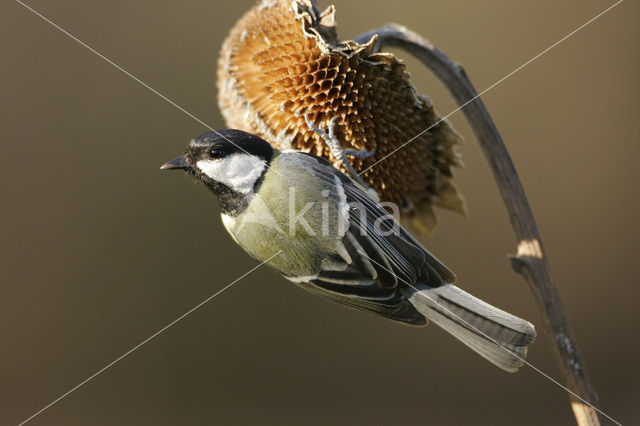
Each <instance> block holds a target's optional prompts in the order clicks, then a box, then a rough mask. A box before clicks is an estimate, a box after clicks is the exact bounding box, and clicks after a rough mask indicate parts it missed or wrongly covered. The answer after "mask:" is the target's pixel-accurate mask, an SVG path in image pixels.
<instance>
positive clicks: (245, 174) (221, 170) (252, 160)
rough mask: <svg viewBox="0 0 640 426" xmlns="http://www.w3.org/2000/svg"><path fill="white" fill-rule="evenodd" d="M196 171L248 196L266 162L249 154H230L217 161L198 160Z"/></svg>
mask: <svg viewBox="0 0 640 426" xmlns="http://www.w3.org/2000/svg"><path fill="white" fill-rule="evenodd" d="M196 166H197V167H198V169H200V170H201V171H202V173H204V174H205V175H207V176H209V177H210V178H211V179H213V180H215V181H217V182H220V183H222V184H225V185H226V186H228V187H229V188H231V189H233V190H234V191H237V192H240V193H241V194H249V193H250V192H251V191H252V190H253V186H254V185H255V183H256V181H257V180H258V179H259V178H260V176H262V172H263V171H264V169H265V167H267V162H266V161H265V160H263V159H261V158H258V157H255V156H253V155H249V154H241V153H239V154H232V155H230V156H228V157H225V158H221V159H219V160H200V161H198V162H197V163H196Z"/></svg>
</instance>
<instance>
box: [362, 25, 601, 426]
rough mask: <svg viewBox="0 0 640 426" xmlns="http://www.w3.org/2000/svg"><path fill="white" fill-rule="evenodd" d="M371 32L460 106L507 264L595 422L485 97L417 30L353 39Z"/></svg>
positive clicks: (386, 30) (393, 29)
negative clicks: (494, 203)
mask: <svg viewBox="0 0 640 426" xmlns="http://www.w3.org/2000/svg"><path fill="white" fill-rule="evenodd" d="M373 36H377V41H376V49H377V50H378V51H379V50H380V49H382V48H383V47H388V46H395V47H399V48H401V49H403V50H406V51H407V52H409V53H410V54H412V55H413V56H415V57H416V58H417V59H419V60H420V61H422V63H424V64H425V65H426V66H427V67H428V68H429V69H431V71H433V72H434V74H435V75H436V76H437V77H438V78H439V79H440V80H441V81H442V82H443V83H444V85H445V86H446V87H447V89H448V90H449V91H450V92H451V95H452V96H453V97H454V98H455V100H456V102H457V103H458V105H460V106H461V107H462V111H463V112H464V114H465V117H466V119H467V120H468V122H469V124H470V125H471V128H472V129H473V132H474V133H475V135H476V138H477V139H478V142H479V143H480V146H481V147H482V150H483V152H484V155H485V157H486V159H487V161H488V162H489V165H490V167H491V170H492V171H493V176H494V178H495V181H496V184H497V185H498V187H499V189H500V193H501V195H502V199H503V201H504V204H505V206H506V208H507V211H508V213H509V219H510V221H511V225H512V226H513V230H514V231H515V234H516V238H517V240H518V251H517V254H516V255H515V256H512V257H511V266H512V267H513V269H514V270H515V271H516V272H517V273H519V274H520V275H522V276H523V277H524V278H525V279H526V280H527V282H528V283H529V287H530V288H531V291H532V292H533V294H534V296H535V299H536V302H537V303H538V306H539V307H540V310H541V311H542V315H543V317H544V320H545V323H546V325H547V327H548V328H549V330H550V331H551V332H552V333H553V336H554V340H555V346H554V347H555V353H556V355H557V359H558V363H559V367H560V370H561V371H562V373H563V376H564V381H565V384H566V386H567V388H568V389H570V390H571V391H573V392H575V393H576V394H578V395H580V397H581V398H583V399H584V400H586V401H588V402H589V404H591V406H590V405H589V404H585V403H584V402H583V401H581V400H580V399H578V398H576V397H575V396H573V395H571V394H569V397H570V399H571V407H572V409H573V413H574V415H575V417H576V421H577V423H578V424H579V425H581V426H582V425H599V424H600V418H599V415H598V413H597V412H596V410H595V409H594V408H593V407H594V406H597V404H598V396H597V394H596V391H595V390H594V388H593V386H592V384H591V381H590V380H589V375H588V374H587V370H586V368H585V366H584V362H583V359H582V355H581V354H580V350H579V349H578V345H577V344H576V341H575V339H574V338H573V334H572V332H571V330H570V328H569V323H568V321H567V316H566V314H565V312H564V307H563V305H562V301H561V300H560V295H559V293H558V290H557V288H556V286H555V284H554V283H553V279H552V277H551V269H550V267H549V263H548V261H547V257H546V254H545V251H544V246H543V244H542V240H541V239H540V235H539V233H538V227H537V225H536V222H535V219H534V217H533V213H532V211H531V208H530V207H529V202H528V200H527V196H526V195H525V192H524V188H523V187H522V184H521V183H520V179H519V178H518V173H517V172H516V169H515V167H514V165H513V162H512V161H511V157H510V156H509V153H508V151H507V148H506V147H505V145H504V142H503V141H502V138H501V137H500V134H499V133H498V129H497V128H496V126H495V124H494V123H493V120H492V119H491V116H490V115H489V112H488V111H487V109H486V107H485V106H484V103H483V102H482V100H481V99H480V97H478V93H477V92H476V90H475V89H474V87H473V85H472V84H471V82H470V81H469V78H468V77H467V75H466V73H465V72H464V70H463V69H462V67H461V66H460V65H458V64H456V63H455V62H453V61H452V60H451V59H449V57H447V55H445V54H444V53H443V52H441V51H440V50H438V49H437V48H435V47H434V46H433V45H432V44H431V43H430V42H429V41H428V40H426V39H425V38H423V37H421V36H420V35H419V34H416V33H415V32H413V31H410V30H408V29H407V28H405V27H403V26H401V25H397V24H389V25H385V26H384V27H382V28H380V29H378V30H374V31H370V32H368V33H366V34H363V35H361V36H360V37H358V38H357V39H356V41H358V42H360V43H365V42H367V41H369V40H370V39H371V37H373Z"/></svg>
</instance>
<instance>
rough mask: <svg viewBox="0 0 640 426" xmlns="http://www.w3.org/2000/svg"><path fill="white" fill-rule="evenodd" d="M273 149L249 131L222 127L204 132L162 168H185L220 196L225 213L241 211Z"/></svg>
mask: <svg viewBox="0 0 640 426" xmlns="http://www.w3.org/2000/svg"><path fill="white" fill-rule="evenodd" d="M273 155H274V149H273V148H272V147H271V145H269V143H268V142H267V141H265V140H263V139H261V138H259V137H257V136H255V135H252V134H251V133H246V132H243V131H241V130H233V129H224V130H217V131H211V132H207V133H204V134H202V135H200V136H198V137H197V138H195V139H193V140H192V141H191V142H189V144H188V145H187V150H186V153H185V154H184V155H183V156H181V157H178V158H175V159H173V160H171V161H169V162H167V163H166V164H164V165H163V166H162V167H161V169H162V170H185V171H187V172H188V173H190V174H192V175H194V176H195V177H196V178H197V179H199V180H201V181H202V182H203V183H204V184H205V185H206V186H207V187H208V188H209V189H211V190H212V191H213V192H214V193H215V194H216V195H217V196H218V198H219V199H220V203H221V206H222V209H223V212H224V213H227V214H237V213H239V212H240V211H242V210H243V209H244V208H245V207H246V204H247V203H248V199H249V198H250V195H251V194H252V193H254V192H255V191H256V190H257V188H258V186H259V185H260V183H261V182H262V179H263V177H264V174H265V173H266V171H267V169H268V168H269V165H270V163H271V159H272V158H273Z"/></svg>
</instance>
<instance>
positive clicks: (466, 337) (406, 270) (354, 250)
mask: <svg viewBox="0 0 640 426" xmlns="http://www.w3.org/2000/svg"><path fill="white" fill-rule="evenodd" d="M162 169H163V170H173V169H179V170H184V171H186V172H188V173H189V174H191V175H193V176H195V178H196V179H197V180H199V181H201V182H202V183H203V184H204V185H205V186H206V187H207V188H209V189H210V190H211V192H213V193H214V194H215V195H216V196H217V197H218V200H219V203H220V209H221V212H222V222H223V224H224V226H225V228H226V229H227V231H228V232H229V234H231V236H232V237H233V239H234V240H235V241H236V242H237V243H238V244H239V245H240V246H241V247H242V248H243V249H244V250H245V251H246V252H247V253H248V254H249V255H251V256H253V257H254V258H255V259H257V260H259V261H265V260H268V259H270V260H268V261H267V262H266V264H267V265H268V266H270V267H271V268H273V269H275V270H276V271H278V272H280V273H281V274H282V275H283V276H284V277H285V278H287V279H288V280H290V281H292V282H294V283H296V284H297V285H299V286H300V287H302V288H304V289H306V290H308V291H310V292H312V293H315V294H318V295H320V296H323V297H325V298H327V299H330V300H334V301H336V302H339V303H341V304H344V305H347V306H350V307H352V308H356V309H360V310H363V311H367V312H371V313H374V314H377V315H380V316H382V317H385V318H388V319H391V320H394V321H398V322H401V323H404V324H409V325H414V326H423V325H426V324H427V322H428V320H431V321H432V322H434V323H435V324H437V325H439V326H440V327H442V328H444V329H445V330H446V331H448V332H449V333H451V334H452V335H453V336H455V337H456V338H458V339H459V340H461V341H462V342H463V343H464V344H466V345H467V346H469V347H470V348H471V349H473V350H474V351H476V352H477V353H479V354H480V355H482V356H483V357H485V358H486V359H488V360H489V361H491V362H492V363H494V364H495V365H497V366H498V367H500V368H502V369H504V370H506V371H509V372H515V371H517V370H518V368H519V367H520V366H521V365H522V364H523V361H524V358H525V356H526V353H527V345H529V344H530V343H531V342H532V341H533V340H534V338H535V335H536V333H535V329H534V327H533V325H532V324H531V323H529V322H527V321H525V320H523V319H520V318H518V317H515V316H513V315H511V314H509V313H507V312H504V311H502V310H500V309H498V308H495V307H493V306H491V305H489V304H487V303H485V302H483V301H481V300H479V299H477V298H476V297H474V296H472V295H470V294H468V293H466V292H465V291H463V290H461V289H460V288H458V287H456V286H454V285H453V283H454V282H455V281H456V277H455V275H454V274H453V272H451V270H449V268H447V267H446V266H445V265H444V264H442V263H441V262H440V261H439V260H438V259H436V258H435V257H434V256H433V255H432V254H431V253H429V252H428V251H427V250H426V249H425V248H424V247H422V246H421V245H420V243H419V242H418V241H416V240H415V239H414V238H413V237H412V236H411V235H410V234H409V233H408V232H407V231H406V230H405V229H404V228H403V227H402V226H401V225H400V224H399V223H398V221H396V219H395V218H394V217H393V216H392V215H390V214H389V213H388V212H387V210H385V209H384V208H383V207H382V206H381V204H380V203H378V202H377V201H376V200H375V199H374V198H372V196H371V195H370V194H369V193H368V191H367V190H366V188H363V187H362V186H360V185H359V184H358V183H357V182H356V181H354V180H352V179H351V178H350V177H349V176H347V175H345V174H343V173H342V172H341V171H339V170H338V169H336V168H334V167H333V166H332V165H331V163H329V162H328V161H327V160H325V159H323V158H321V157H317V156H314V155H312V154H307V153H304V152H300V151H279V150H277V149H275V148H273V147H272V146H271V145H270V144H269V143H268V142H266V141H265V140H263V139H261V138H259V137H257V136H255V135H252V134H250V133H246V132H243V131H240V130H229V129H227V130H219V131H215V132H213V131H212V132H208V133H205V134H203V135H201V136H198V137H197V138H195V139H193V140H192V141H191V142H189V144H188V145H187V149H186V153H185V155H183V156H181V157H178V158H176V159H174V160H171V161H169V162H168V163H166V164H164V165H163V166H162ZM274 254H275V257H272V256H274Z"/></svg>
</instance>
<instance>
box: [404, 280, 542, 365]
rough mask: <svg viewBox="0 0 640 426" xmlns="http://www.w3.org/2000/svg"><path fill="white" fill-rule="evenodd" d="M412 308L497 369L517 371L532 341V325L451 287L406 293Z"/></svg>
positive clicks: (533, 330) (533, 333)
mask: <svg viewBox="0 0 640 426" xmlns="http://www.w3.org/2000/svg"><path fill="white" fill-rule="evenodd" d="M406 296H407V298H408V299H409V301H410V302H411V303H412V304H413V306H414V307H415V308H416V309H417V310H418V311H419V312H420V313H421V314H423V315H424V316H425V317H427V318H428V319H429V320H430V321H432V322H433V323H435V324H437V325H439V326H440V327H442V328H443V329H445V330H446V331H447V332H449V333H451V334H452V335H453V336H454V337H456V338H457V339H458V340H460V341H461V342H462V343H464V344H465V345H467V346H469V347H470V348H471V349H473V350H474V351H476V352H477V353H478V354H480V355H481V356H483V357H484V358H486V359H487V360H489V361H491V362H492V363H493V364H495V365H497V366H498V367H500V368H502V369H504V370H506V371H509V372H515V371H517V370H518V369H519V368H520V367H521V366H522V364H523V363H524V358H525V357H526V356H527V345H529V344H530V343H531V342H533V340H534V339H535V337H536V332H535V329H534V327H533V325H532V324H531V323H530V322H528V321H525V320H523V319H521V318H518V317H516V316H514V315H511V314H510V313H508V312H505V311H503V310H500V309H498V308H496V307H493V306H491V305H489V304H488V303H485V302H483V301H482V300H480V299H478V298H476V297H474V296H472V295H470V294H469V293H466V292H465V291H463V290H461V289H460V288H458V287H456V286H454V285H452V284H444V285H442V286H440V287H428V286H420V287H416V288H411V289H408V290H407V295H406Z"/></svg>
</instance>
